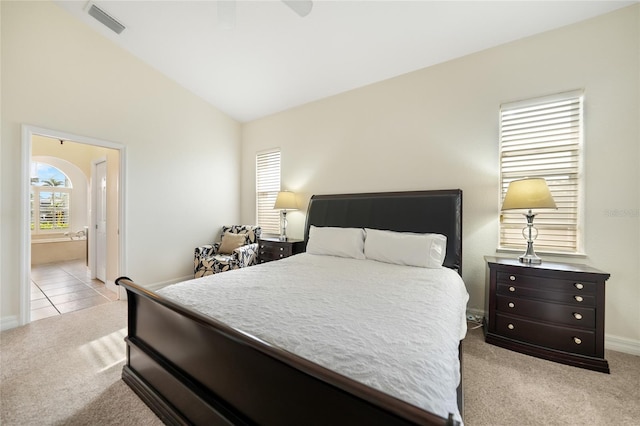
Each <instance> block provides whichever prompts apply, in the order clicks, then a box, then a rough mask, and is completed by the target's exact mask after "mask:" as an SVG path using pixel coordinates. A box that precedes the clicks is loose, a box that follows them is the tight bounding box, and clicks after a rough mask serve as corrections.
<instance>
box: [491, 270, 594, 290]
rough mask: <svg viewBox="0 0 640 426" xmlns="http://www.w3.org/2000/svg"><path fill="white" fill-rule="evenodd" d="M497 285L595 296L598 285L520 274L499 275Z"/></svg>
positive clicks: (500, 273)
mask: <svg viewBox="0 0 640 426" xmlns="http://www.w3.org/2000/svg"><path fill="white" fill-rule="evenodd" d="M496 281H497V284H498V285H500V284H505V285H509V286H514V287H527V288H533V289H537V290H549V291H562V292H573V293H576V292H577V293H578V294H595V292H596V283H595V282H592V281H582V280H581V281H574V280H563V279H557V278H545V277H538V276H535V275H525V274H518V273H507V272H500V271H499V272H498V273H497V280H496Z"/></svg>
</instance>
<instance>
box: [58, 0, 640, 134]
mask: <svg viewBox="0 0 640 426" xmlns="http://www.w3.org/2000/svg"><path fill="white" fill-rule="evenodd" d="M54 2H55V3H56V4H58V5H59V6H60V7H62V8H64V9H65V10H67V11H68V12H69V13H70V14H72V15H73V16H74V17H75V18H77V19H79V20H80V21H82V22H84V23H85V24H86V25H88V26H89V27H91V28H92V29H94V30H95V31H98V32H99V33H101V34H103V35H104V36H105V37H107V38H109V39H110V40H112V41H113V42H114V43H116V44H118V45H119V46H121V47H123V48H124V49H126V50H128V51H129V52H131V53H132V54H133V55H135V56H137V57H138V58H140V59H141V60H143V61H144V62H146V63H148V64H149V65H150V66H152V67H153V68H155V69H156V70H158V71H160V72H161V73H163V74H165V75H166V76H168V77H169V78H171V79H173V80H174V81H176V82H177V83H178V84H180V85H182V86H183V87H185V88H186V89H188V90H190V91H191V92H193V93H195V94H196V95H198V96H200V97H202V98H203V99H205V100H206V101H207V102H209V103H210V104H212V105H214V106H215V107H217V108H218V109H220V110H221V111H224V112H225V113H227V114H228V115H229V116H231V117H233V118H235V119H236V120H238V121H241V122H246V121H251V120H254V119H257V118H260V117H264V116H266V115H269V114H273V113H275V112H279V111H283V110H286V109H289V108H292V107H295V106H297V105H301V104H304V103H307V102H311V101H314V100H317V99H321V98H324V97H327V96H331V95H335V94H337V93H341V92H344V91H347V90H351V89H355V88H357V87H362V86H365V85H367V84H371V83H374V82H377V81H381V80H384V79H388V78H391V77H394V76H398V75H401V74H405V73H408V72H411V71H415V70H417V69H420V68H425V67H428V66H431V65H434V64H437V63H441V62H444V61H448V60H451V59H454V58H457V57H461V56H464V55H468V54H470V53H473V52H477V51H480V50H484V49H487V48H490V47H493V46H497V45H500V44H503V43H507V42H510V41H513V40H517V39H520V38H523V37H527V36H530V35H533V34H536V33H540V32H543V31H548V30H551V29H554V28H558V27H561V26H565V25H569V24H572V23H575V22H578V21H581V20H585V19H588V18H592V17H594V16H597V15H601V14H604V13H607V12H610V11H613V10H616V9H618V8H621V7H625V6H628V5H631V4H633V3H635V2H636V1H614V0H606V1H594V0H589V1H577V0H571V1H323V0H316V1H314V2H313V7H312V10H311V12H310V13H309V14H308V15H307V16H305V17H301V16H300V15H299V14H297V13H295V12H294V11H293V10H292V9H291V8H289V7H287V5H286V4H285V3H283V2H281V1H277V0H276V1H274V0H263V1H243V0H237V1H227V2H216V1H186V0H174V1H166V0H163V1H153V0H151V1H150V0H144V1H131V0H129V1H109V0H104V1H95V2H87V1H62V0H54ZM218 3H222V4H220V5H219V4H218ZM91 4H95V5H97V6H98V7H99V8H101V9H102V10H103V11H105V12H106V13H108V14H109V15H110V16H111V17H113V18H115V19H116V20H117V21H119V22H120V23H122V24H123V25H124V26H125V27H126V29H125V30H124V31H123V32H122V33H121V34H119V35H118V34H116V33H115V32H113V31H112V30H110V29H108V28H107V27H105V26H104V25H103V24H101V23H100V22H98V21H97V20H96V19H94V18H93V17H92V16H90V15H89V14H88V12H87V11H88V9H89V7H90V6H91Z"/></svg>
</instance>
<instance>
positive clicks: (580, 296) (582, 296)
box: [496, 284, 596, 307]
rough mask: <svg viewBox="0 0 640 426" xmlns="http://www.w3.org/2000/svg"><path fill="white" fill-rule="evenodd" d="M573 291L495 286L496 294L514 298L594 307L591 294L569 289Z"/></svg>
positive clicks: (594, 301)
mask: <svg viewBox="0 0 640 426" xmlns="http://www.w3.org/2000/svg"><path fill="white" fill-rule="evenodd" d="M571 289H574V290H573V291H569V292H561V291H549V290H542V289H539V288H532V287H524V286H520V285H513V284H498V285H497V286H496V294H501V295H508V296H515V297H526V298H531V299H540V300H549V301H552V302H560V303H564V304H567V305H575V306H589V307H594V306H596V297H595V295H593V294H586V293H584V292H583V291H580V290H578V289H575V287H573V286H572V287H571V288H570V290H571Z"/></svg>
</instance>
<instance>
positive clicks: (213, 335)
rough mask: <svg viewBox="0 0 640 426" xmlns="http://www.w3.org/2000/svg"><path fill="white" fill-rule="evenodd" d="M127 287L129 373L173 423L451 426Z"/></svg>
mask: <svg viewBox="0 0 640 426" xmlns="http://www.w3.org/2000/svg"><path fill="white" fill-rule="evenodd" d="M116 283H117V284H118V285H121V286H122V287H124V288H125V289H126V290H127V297H128V307H129V310H128V312H129V314H128V315H129V318H128V320H129V332H128V336H127V338H126V343H127V363H126V365H125V367H124V370H123V373H122V377H123V380H124V381H125V382H126V383H127V384H128V385H129V386H130V387H131V388H132V389H133V390H134V391H135V392H136V394H138V395H139V396H140V398H141V399H142V400H143V401H144V402H145V403H146V404H147V405H148V406H149V407H150V408H151V409H152V410H153V411H154V412H155V413H156V414H157V415H158V416H159V417H160V418H161V419H162V420H163V421H164V422H165V423H167V424H198V425H199V424H203V425H205V424H206V425H217V424H234V425H236V424H240V425H242V424H259V425H301V424H304V425H341V424H349V425H361V424H362V425H364V424H366V425H385V426H391V425H418V424H419V425H432V424H433V425H445V424H447V425H453V424H457V422H455V421H454V420H453V418H452V416H451V415H450V416H449V418H448V419H445V418H442V417H439V416H437V415H435V414H432V413H429V412H426V411H423V410H421V409H419V408H417V407H415V406H413V405H410V404H407V403H405V402H403V401H401V400H399V399H396V398H394V397H392V396H389V395H387V394H385V393H383V392H380V391H377V390H375V389H372V388H370V387H368V386H365V385H363V384H360V383H358V382H355V381H353V380H351V379H348V378H346V377H344V376H342V375H340V374H337V373H335V372H333V371H331V370H328V369H326V368H323V367H321V366H319V365H317V364H314V363H312V362H310V361H308V360H305V359H303V358H300V357H298V356H296V355H294V354H291V353H289V352H286V351H284V350H281V349H279V348H276V347H274V346H272V345H270V344H268V343H266V342H263V341H261V340H259V339H256V338H254V337H252V336H249V335H247V334H244V333H242V332H240V331H237V330H235V329H233V328H230V327H228V326H226V325H224V324H222V323H220V322H217V321H215V320H214V319H212V318H209V317H206V316H203V315H201V314H198V313H196V312H193V311H191V310H189V309H187V308H185V307H183V306H181V305H179V304H176V303H174V302H171V301H169V300H167V299H164V298H162V297H161V296H159V295H157V294H155V293H152V292H150V291H148V290H146V289H144V288H143V287H141V286H139V285H136V284H135V283H134V282H132V281H131V280H130V279H128V278H125V277H121V278H118V279H117V280H116Z"/></svg>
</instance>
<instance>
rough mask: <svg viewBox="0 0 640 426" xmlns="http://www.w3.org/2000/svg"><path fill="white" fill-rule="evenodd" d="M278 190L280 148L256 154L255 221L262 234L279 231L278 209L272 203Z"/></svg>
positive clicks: (277, 232)
mask: <svg viewBox="0 0 640 426" xmlns="http://www.w3.org/2000/svg"><path fill="white" fill-rule="evenodd" d="M279 191H280V150H279V149H278V150H272V151H268V152H263V153H259V154H258V155H256V211H257V215H258V218H257V222H258V225H259V226H261V227H262V233H264V234H279V233H280V211H279V210H274V209H273V205H274V204H275V202H276V197H277V196H278V192H279Z"/></svg>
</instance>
